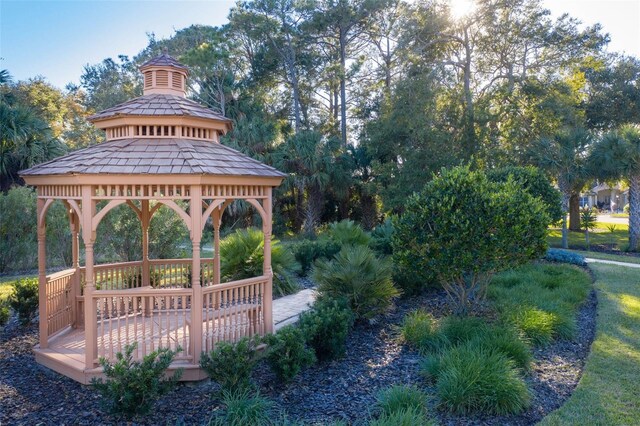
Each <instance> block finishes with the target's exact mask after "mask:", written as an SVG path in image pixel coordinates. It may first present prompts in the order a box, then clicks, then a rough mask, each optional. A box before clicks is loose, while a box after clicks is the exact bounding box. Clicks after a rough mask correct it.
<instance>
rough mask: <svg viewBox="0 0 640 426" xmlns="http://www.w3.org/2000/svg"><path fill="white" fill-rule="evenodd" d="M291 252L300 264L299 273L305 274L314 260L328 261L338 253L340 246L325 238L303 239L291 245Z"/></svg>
mask: <svg viewBox="0 0 640 426" xmlns="http://www.w3.org/2000/svg"><path fill="white" fill-rule="evenodd" d="M292 251H293V254H294V256H295V259H296V260H297V261H298V262H299V263H300V269H301V273H302V274H306V273H307V272H309V269H311V266H312V265H313V262H314V261H315V260H316V259H323V258H324V259H330V258H332V257H333V256H334V255H335V254H336V253H338V252H339V251H340V244H338V243H337V242H335V241H333V240H330V239H329V238H326V237H322V238H319V239H317V240H306V239H305V240H302V241H299V242H297V243H294V244H292Z"/></svg>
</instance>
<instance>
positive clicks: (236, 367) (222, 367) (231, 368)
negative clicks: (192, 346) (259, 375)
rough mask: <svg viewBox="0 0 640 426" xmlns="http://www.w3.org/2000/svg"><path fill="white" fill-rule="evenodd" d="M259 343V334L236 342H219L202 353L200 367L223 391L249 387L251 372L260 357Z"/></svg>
mask: <svg viewBox="0 0 640 426" xmlns="http://www.w3.org/2000/svg"><path fill="white" fill-rule="evenodd" d="M259 344H260V338H259V337H257V336H256V337H254V338H249V337H244V338H242V339H240V340H239V341H237V342H236V343H229V342H218V343H217V344H216V347H215V349H214V350H212V351H211V352H210V353H206V352H203V353H202V356H201V357H200V367H202V369H203V370H204V371H205V372H206V373H207V374H208V375H209V377H210V378H211V379H212V380H215V381H216V382H217V383H218V384H219V385H220V387H221V388H222V390H223V391H232V392H235V391H238V390H244V389H248V388H250V387H251V373H252V372H253V370H254V368H255V366H256V363H257V362H258V359H259V358H258V354H257V353H256V349H257V347H258V345H259Z"/></svg>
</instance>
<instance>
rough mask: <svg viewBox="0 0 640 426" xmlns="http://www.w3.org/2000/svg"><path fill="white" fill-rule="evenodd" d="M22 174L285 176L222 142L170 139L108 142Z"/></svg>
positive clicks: (43, 164) (39, 165)
mask: <svg viewBox="0 0 640 426" xmlns="http://www.w3.org/2000/svg"><path fill="white" fill-rule="evenodd" d="M20 174H21V175H23V176H38V175H66V174H133V175H136V174H139V175H144V174H179V175H185V174H190V175H199V174H206V175H224V176H256V177H280V178H282V177H284V176H286V175H285V174H284V173H282V172H279V171H278V170H276V169H275V168H273V167H271V166H267V165H266V164H263V163H261V162H259V161H257V160H254V159H253V158H251V157H248V156H246V155H244V154H242V153H240V152H238V151H236V150H234V149H231V148H229V147H227V146H224V145H222V144H219V143H211V142H207V141H202V140H195V139H169V138H166V139H165V138H156V139H149V138H145V139H137V138H136V139H118V140H113V141H107V142H103V143H100V144H97V145H93V146H90V147H88V148H85V149H81V150H78V151H75V152H72V153H70V154H68V155H65V156H64V157H58V158H56V159H55V160H52V161H49V162H46V163H42V164H38V165H37V166H34V167H32V168H30V169H27V170H23V171H22V172H21V173H20Z"/></svg>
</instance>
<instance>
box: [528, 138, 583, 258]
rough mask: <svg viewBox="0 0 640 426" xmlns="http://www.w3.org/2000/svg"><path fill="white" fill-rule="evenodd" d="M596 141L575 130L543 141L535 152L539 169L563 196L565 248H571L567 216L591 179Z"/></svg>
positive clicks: (533, 150)
mask: <svg viewBox="0 0 640 426" xmlns="http://www.w3.org/2000/svg"><path fill="white" fill-rule="evenodd" d="M592 140H593V137H592V135H591V133H590V132H588V131H587V130H585V129H583V128H579V127H576V128H571V129H566V130H562V131H559V132H557V133H556V134H555V135H553V136H552V137H548V138H542V139H540V140H539V141H538V142H537V143H536V144H534V146H533V147H532V150H531V155H532V157H533V159H534V162H535V163H537V165H538V166H539V167H540V168H542V169H544V170H546V171H547V172H549V173H550V174H551V175H552V176H553V177H554V178H555V180H556V183H557V185H558V189H559V190H560V192H561V193H562V212H563V215H562V247H563V248H568V247H569V238H568V230H567V213H568V212H569V200H570V199H571V196H572V195H575V194H579V193H580V190H581V189H582V188H583V187H584V185H585V183H586V181H587V180H588V178H589V173H588V168H587V155H588V149H589V146H590V145H591V143H592Z"/></svg>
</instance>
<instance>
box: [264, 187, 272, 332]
mask: <svg viewBox="0 0 640 426" xmlns="http://www.w3.org/2000/svg"><path fill="white" fill-rule="evenodd" d="M271 193H272V188H271V187H268V188H267V197H266V198H265V199H264V203H263V208H264V211H265V217H263V218H262V233H263V234H264V254H263V260H264V263H263V265H262V272H263V274H264V275H266V276H267V277H268V278H267V285H266V287H265V292H264V300H263V305H264V323H265V332H266V333H272V332H273V311H272V304H273V271H272V270H271V222H272V219H271V209H272V205H271V204H272V201H271Z"/></svg>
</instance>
